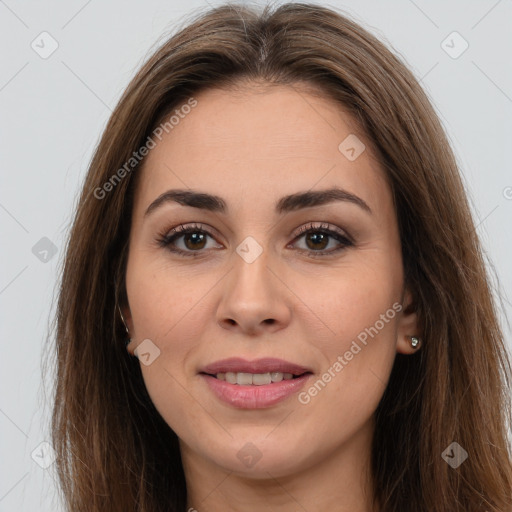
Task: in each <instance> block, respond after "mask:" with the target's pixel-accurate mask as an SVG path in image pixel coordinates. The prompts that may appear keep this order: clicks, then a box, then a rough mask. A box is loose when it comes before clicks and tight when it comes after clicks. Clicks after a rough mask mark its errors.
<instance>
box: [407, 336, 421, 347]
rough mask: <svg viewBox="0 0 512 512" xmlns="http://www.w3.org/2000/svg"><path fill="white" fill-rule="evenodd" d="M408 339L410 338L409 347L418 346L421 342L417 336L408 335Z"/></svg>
mask: <svg viewBox="0 0 512 512" xmlns="http://www.w3.org/2000/svg"><path fill="white" fill-rule="evenodd" d="M409 339H410V340H411V347H412V348H415V349H416V348H418V347H419V346H420V344H421V339H420V338H417V337H416V336H409Z"/></svg>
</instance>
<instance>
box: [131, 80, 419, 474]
mask: <svg viewBox="0 0 512 512" xmlns="http://www.w3.org/2000/svg"><path fill="white" fill-rule="evenodd" d="M195 99H196V100H197V105H196V106H195V107H194V108H191V109H182V110H180V107H179V106H178V107H177V109H178V110H179V111H180V113H181V115H180V116H179V122H177V123H175V124H174V126H173V128H172V129H169V125H168V133H166V132H165V130H164V131H163V137H162V140H161V141H160V142H159V141H158V139H155V141H156V142H157V144H156V147H155V148H154V149H152V150H150V152H149V154H148V156H147V157H146V159H145V162H144V167H143V170H141V171H137V172H141V173H142V174H141V176H139V178H140V181H139V183H138V188H137V191H136V197H135V203H134V208H133V217H132V228H131V237H130V247H129V257H128V266H127V276H126V285H127V293H128V301H129V308H126V309H125V310H124V313H125V317H126V318H127V321H128V325H129V327H130V334H131V337H132V339H133V340H134V341H133V342H132V343H131V344H130V346H129V350H130V352H131V353H133V351H134V349H137V347H138V346H139V345H140V346H139V348H138V349H137V355H138V357H139V359H140V361H141V369H142V373H143V376H144V381H145V383H146V386H147V389H148V392H149V394H150V396H151V399H152V400H153V402H154V404H155V406H156V408H157V409H158V411H159V412H160V414H161V415H162V417H163V418H164V420H165V421H166V422H167V423H168V424H169V426H170V427H171V428H172V429H173V430H174V431H175V432H176V434H177V435H178V436H179V438H180V444H181V448H182V455H183V459H184V466H185V467H188V465H193V464H194V463H196V465H198V464H202V465H203V467H210V468H216V469H217V470H220V471H226V472H227V471H230V472H235V473H237V474H246V475H251V476H253V477H255V478H263V477H264V476H265V475H268V474H271V475H272V476H274V477H277V476H284V475H291V474H293V473H297V472H301V471H304V470H308V469H309V468H311V467H313V466H314V465H316V464H318V463H319V462H324V461H326V460H328V456H329V457H332V456H333V454H340V455H341V454H345V455H346V456H352V457H354V460H355V458H356V457H359V458H361V456H362V455H361V454H362V452H361V449H366V448H368V447H369V445H370V440H371V433H372V428H373V424H372V418H373V413H374V411H375V409H376V407H377V405H378V403H379V400H380V399H381V397H382V394H383V392H384V389H385V386H386V383H387V381H388V377H389V375H390V371H391V368H392V365H393V361H394V358H395V354H396V352H397V351H398V352H402V353H410V352H412V349H411V348H410V347H409V344H408V342H407V341H406V338H405V337H406V336H407V335H415V334H418V333H417V332H416V316H415V314H414V313H410V312H406V311H405V309H406V307H407V304H408V297H409V293H408V291H407V290H404V282H403V270H402V259H401V248H400V240H399V233H398V228H397V221H396V217H395V213H394V208H393V202H392V196H391V192H390V188H389V186H388V184H387V182H386V180H385V178H384V174H383V172H382V170H381V168H380V167H379V164H378V162H377V160H376V158H375V155H372V154H371V152H370V148H369V141H368V140H367V139H366V137H365V134H364V133H362V132H361V131H359V130H358V129H357V128H356V127H355V125H354V124H353V122H352V119H351V118H350V117H349V116H348V115H347V114H346V113H344V112H342V111H341V109H340V108H339V106H338V105H337V104H335V103H333V102H332V101H331V100H329V99H325V98H320V97H317V96H315V95H311V94H310V93H308V92H307V90H306V89H304V88H302V87H299V86H294V87H286V86H275V87H272V88H265V89H264V88H257V87H253V88H245V89H243V90H242V91H241V92H240V91H238V92H234V91H227V90H208V91H206V92H203V93H201V94H199V95H197V96H195ZM184 112H188V113H187V114H185V113H184ZM177 119H178V118H177ZM363 145H366V148H365V146H363ZM329 191H331V192H329ZM177 228H179V229H182V228H186V229H187V230H189V231H187V232H185V233H180V232H179V231H177V232H175V231H173V230H175V229H177ZM232 358H236V360H233V361H227V362H226V360H228V359H232ZM216 363H218V364H216ZM244 363H245V364H244ZM290 373H291V374H295V375H294V377H293V378H291V379H290V375H287V374H290ZM218 374H220V375H218ZM301 375H302V376H301ZM233 381H236V382H237V383H233ZM250 382H252V384H250ZM354 447H357V450H358V451H355V450H354ZM349 454H352V455H349ZM363 458H364V457H363ZM194 461H195V462H194Z"/></svg>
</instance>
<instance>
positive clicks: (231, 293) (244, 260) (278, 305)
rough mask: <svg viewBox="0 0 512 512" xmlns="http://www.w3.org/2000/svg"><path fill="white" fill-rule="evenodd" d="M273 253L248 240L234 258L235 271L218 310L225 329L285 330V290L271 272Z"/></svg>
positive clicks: (287, 312)
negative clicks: (272, 327)
mask: <svg viewBox="0 0 512 512" xmlns="http://www.w3.org/2000/svg"><path fill="white" fill-rule="evenodd" d="M270 260H271V258H270V257H269V251H268V250H267V249H265V248H264V247H263V246H261V245H260V244H258V243H257V242H256V240H255V239H252V237H247V238H246V239H245V240H244V241H242V243H240V244H239V246H238V247H237V248H236V253H234V254H233V268H232V271H231V272H229V275H228V276H227V279H228V282H227V283H226V284H225V288H224V290H223V293H222V299H221V302H220V304H219V307H218V312H217V316H218V321H219V322H220V323H221V324H222V325H223V326H227V325H229V326H233V325H238V326H239V327H240V328H242V329H243V330H248V331H255V330H257V329H258V328H262V327H263V326H264V325H272V326H274V328H279V327H282V326H283V325H284V324H286V323H287V322H288V321H289V313H290V310H289V305H288V304H287V297H286V293H285V289H284V287H283V285H282V283H280V281H279V280H278V279H276V277H275V276H274V275H273V273H272V272H271V271H270V270H269V268H268V266H271V265H272V263H271V261H270Z"/></svg>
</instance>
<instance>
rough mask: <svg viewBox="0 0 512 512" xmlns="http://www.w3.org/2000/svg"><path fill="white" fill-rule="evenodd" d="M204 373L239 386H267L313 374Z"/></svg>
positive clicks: (203, 373)
mask: <svg viewBox="0 0 512 512" xmlns="http://www.w3.org/2000/svg"><path fill="white" fill-rule="evenodd" d="M200 373H201V374H202V375H209V376H210V377H213V378H215V379H218V380H224V381H226V382H228V383H229V384H237V385H239V386H265V385H267V384H273V383H277V382H281V381H283V380H293V379H298V378H300V377H302V376H303V375H307V374H311V372H303V373H296V374H293V373H288V372H286V373H284V372H266V373H248V372H218V373H215V374H213V373H206V372H200Z"/></svg>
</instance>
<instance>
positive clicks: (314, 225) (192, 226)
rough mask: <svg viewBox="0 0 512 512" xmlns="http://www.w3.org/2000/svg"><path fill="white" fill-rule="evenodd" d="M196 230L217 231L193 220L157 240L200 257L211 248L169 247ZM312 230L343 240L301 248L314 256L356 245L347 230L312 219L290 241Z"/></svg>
mask: <svg viewBox="0 0 512 512" xmlns="http://www.w3.org/2000/svg"><path fill="white" fill-rule="evenodd" d="M195 231H199V232H203V233H204V234H206V236H209V237H210V238H215V236H214V233H217V230H216V229H214V228H212V227H211V226H208V225H206V224H202V223H198V222H191V223H188V224H187V223H185V224H180V225H178V226H176V227H174V228H172V229H167V230H166V231H164V232H163V233H161V234H160V235H159V237H158V240H157V241H158V244H159V245H160V246H161V247H164V248H167V249H168V250H169V251H171V252H173V253H176V254H182V255H186V256H195V257H198V256H201V255H203V254H205V253H207V252H210V251H211V249H210V250H204V249H201V250H198V251H185V250H183V249H179V248H177V247H173V248H172V249H169V246H171V245H172V244H173V243H174V241H175V239H178V238H180V237H181V236H183V235H186V234H187V233H190V232H195ZM311 231H313V232H324V233H326V234H327V235H328V236H330V237H331V238H335V239H336V237H335V236H334V235H337V236H338V237H339V238H340V239H341V240H339V239H337V242H338V243H339V244H341V247H338V248H337V249H334V250H327V251H325V250H324V251H313V250H306V249H299V252H306V253H310V254H311V255H312V256H313V257H319V256H328V255H331V254H335V253H337V252H339V251H340V250H343V249H344V248H346V247H348V246H352V245H354V241H353V239H352V237H351V236H350V235H349V234H348V233H347V232H346V231H345V230H342V229H340V228H338V227H337V226H335V225H331V224H329V223H326V222H319V221H316V222H315V221H310V222H308V223H306V224H304V225H302V226H301V227H299V228H298V229H296V230H295V231H294V232H293V234H292V235H290V236H292V237H293V240H292V241H291V242H290V243H291V244H293V243H294V242H296V241H297V239H298V238H300V237H301V236H303V235H304V234H307V233H308V232H311ZM343 240H345V241H346V242H347V243H344V242H343Z"/></svg>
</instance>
